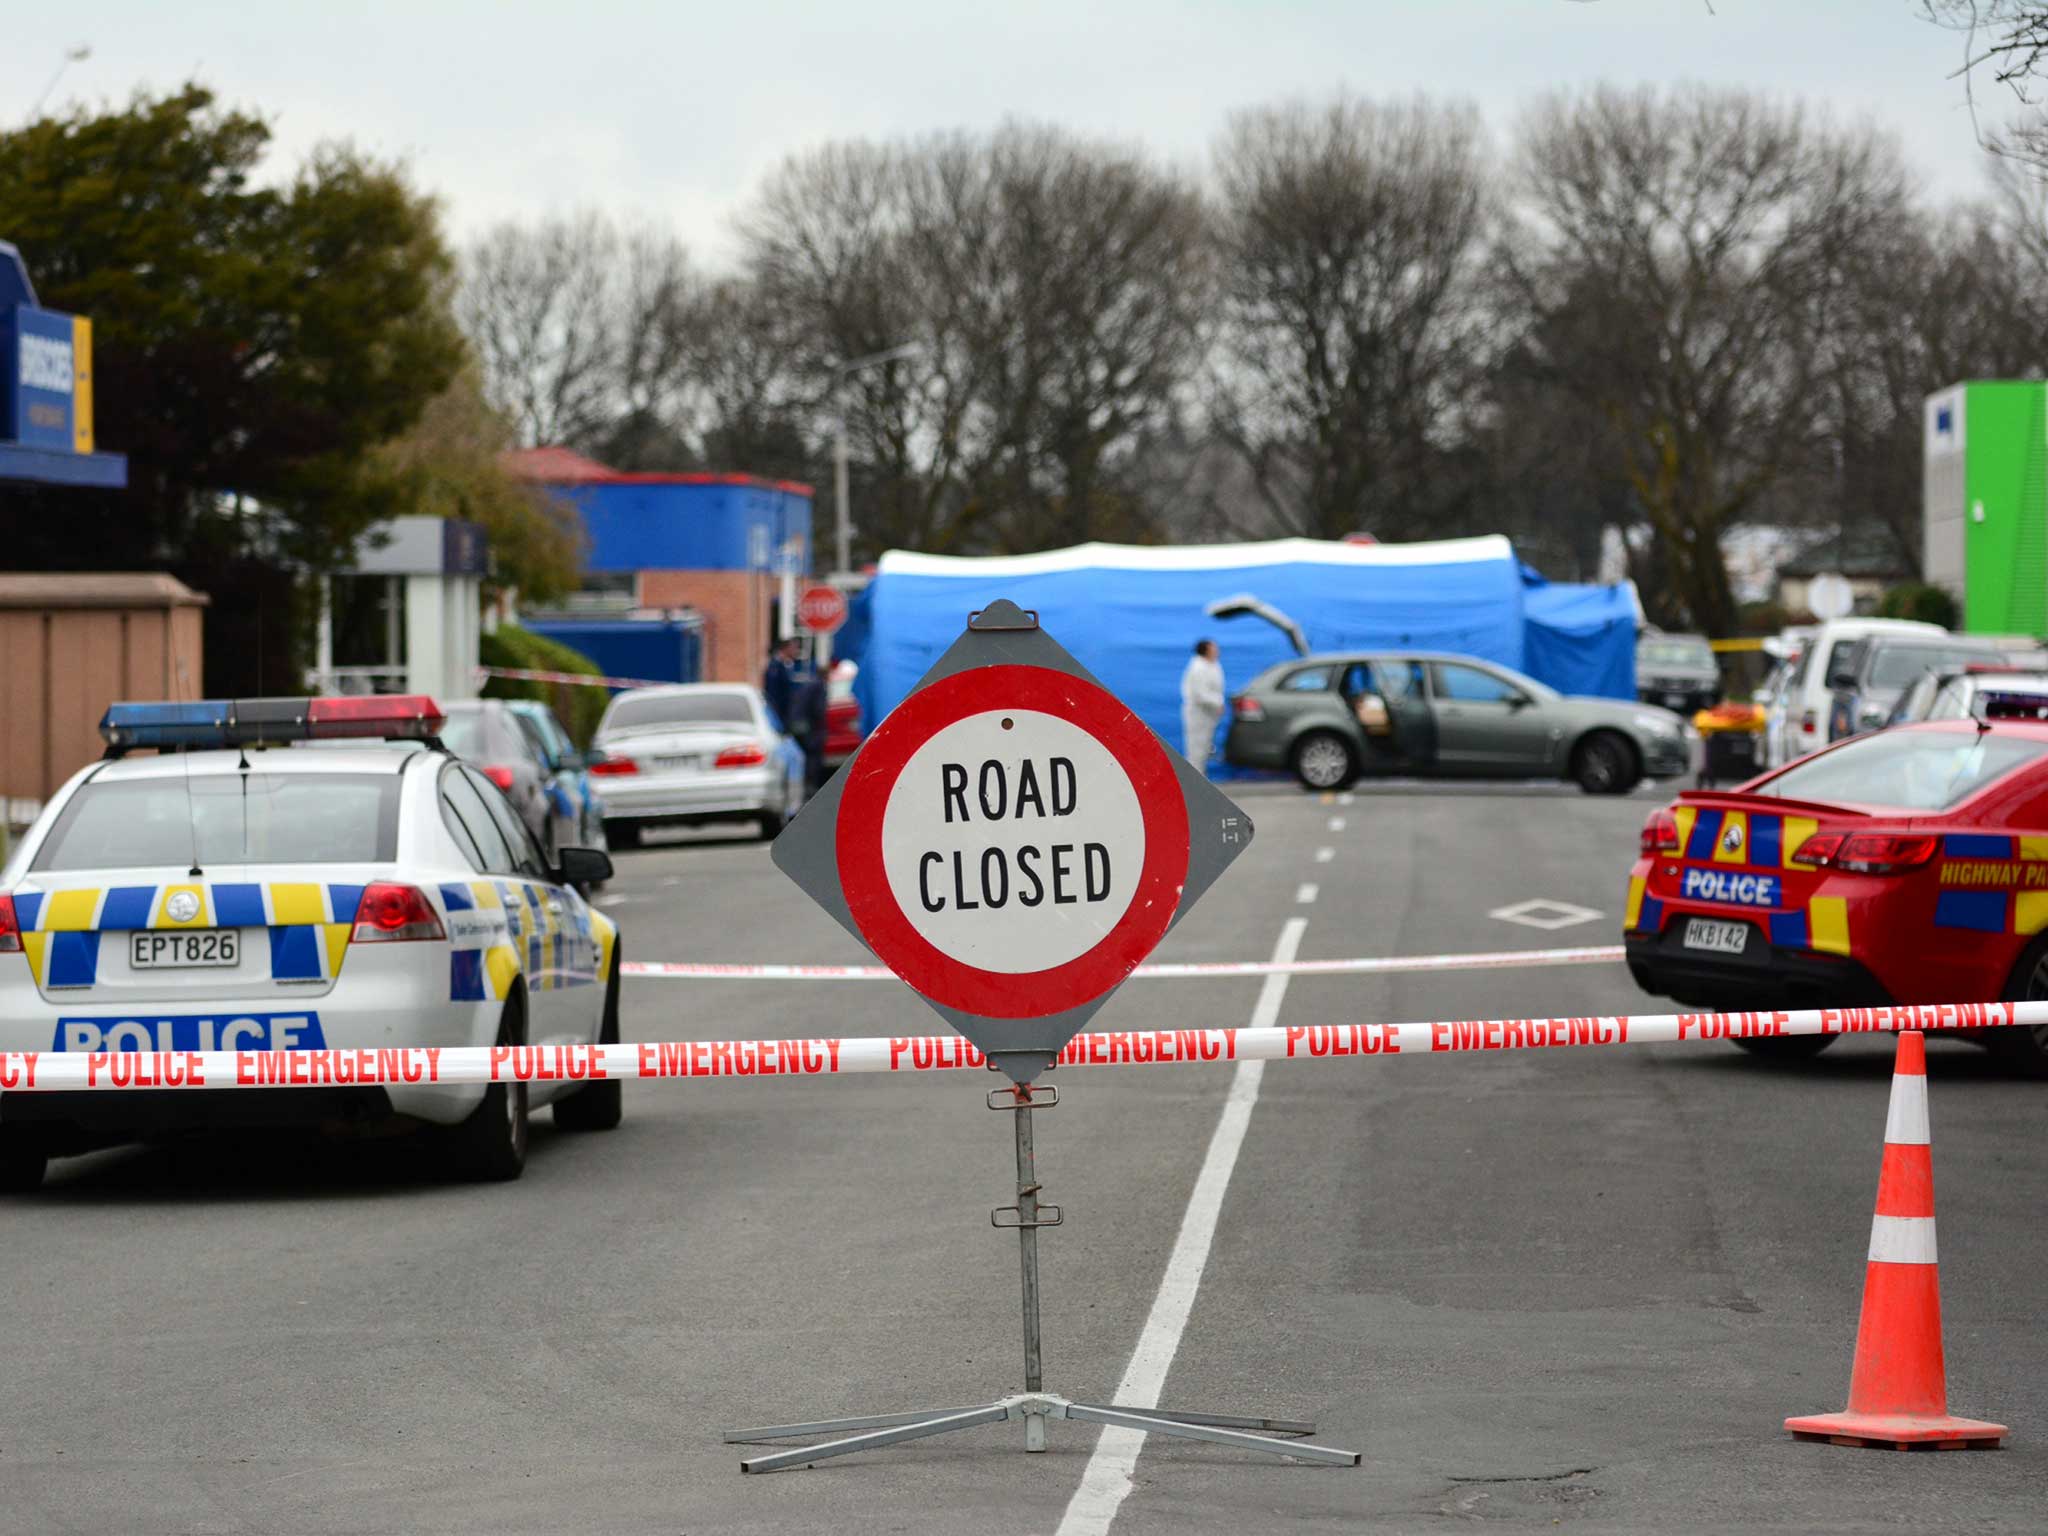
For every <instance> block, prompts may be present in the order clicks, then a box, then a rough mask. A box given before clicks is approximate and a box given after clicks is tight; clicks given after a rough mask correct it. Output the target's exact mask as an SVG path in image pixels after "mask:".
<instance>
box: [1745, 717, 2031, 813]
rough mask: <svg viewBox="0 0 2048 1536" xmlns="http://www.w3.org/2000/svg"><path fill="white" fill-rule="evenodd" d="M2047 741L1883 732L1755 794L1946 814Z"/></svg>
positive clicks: (1778, 779)
mask: <svg viewBox="0 0 2048 1536" xmlns="http://www.w3.org/2000/svg"><path fill="white" fill-rule="evenodd" d="M2044 754H2048V741H2040V740H2036V739H2034V738H2032V737H2027V736H2002V735H1995V734H1981V733H1977V732H1972V731H1939V730H1937V731H1926V730H1920V731H1886V732H1884V733H1882V734H1879V735H1874V736H1864V737H1860V738H1858V739H1857V740H1854V741H1851V742H1849V743H1848V744H1847V745H1846V746H1842V747H1837V748H1836V749H1835V750H1834V751H1832V752H1826V753H1823V754H1821V755H1820V756H1818V757H1813V758H1809V759H1808V760H1807V761H1805V762H1802V763H1796V764H1794V765H1793V766H1792V767H1790V768H1788V769H1786V770H1785V771H1784V772H1783V773H1781V774H1779V775H1778V776H1777V777H1776V778H1774V779H1772V780H1771V781H1770V782H1769V783H1768V784H1760V785H1758V786H1757V788H1756V793H1757V794H1760V795H1772V796H1776V797H1779V798H1782V799H1786V800H1819V801H1847V802H1849V803H1851V804H1855V805H1883V806H1892V807H1896V808H1897V809H1900V810H1908V811H1945V810H1947V809H1948V808H1949V807H1950V806H1952V805H1958V804H1960V803H1961V802H1962V801H1964V800H1966V799H1967V798H1969V796H1971V795H1973V794H1975V793H1976V792H1977V791H1978V790H1980V789H1982V788H1983V787H1984V786H1985V785H1987V784H1989V783H1991V782H1992V781H1993V780H1994V779H1999V778H2003V777H2004V776H2005V775H2006V774H2008V773H2011V772H2012V771H2013V770H2014V769H2016V768H2019V767H2022V766H2023V765H2025V764H2028V763H2032V762H2037V761H2039V760H2040V758H2041V757H2042V756H2043V755H2044Z"/></svg>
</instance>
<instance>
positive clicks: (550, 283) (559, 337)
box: [456, 214, 620, 445]
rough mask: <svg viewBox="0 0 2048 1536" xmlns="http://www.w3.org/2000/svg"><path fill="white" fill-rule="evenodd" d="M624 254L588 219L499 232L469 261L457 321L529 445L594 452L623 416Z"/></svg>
mask: <svg viewBox="0 0 2048 1536" xmlns="http://www.w3.org/2000/svg"><path fill="white" fill-rule="evenodd" d="M618 247H619V241H618V234H617V232H616V231H615V230H614V229H613V228H612V226H611V224H610V223H609V222H608V221H606V220H604V219H601V218H599V217H597V216H596V215H594V214H583V215H581V216H579V217H577V218H573V219H550V220H548V221H546V222H545V223H542V224H539V225H536V226H533V227H530V228H529V227H525V226H521V225H516V224H501V225H499V226H498V227H497V228H495V229H493V230H492V231H491V232H490V233H489V234H487V235H485V236H484V237H483V238H482V239H481V240H480V241H478V242H477V243H476V244H475V245H474V246H472V247H471V248H470V250H469V251H468V252H466V253H465V255H464V257H463V261H462V287H461V290H460V293H459V294H458V297H457V301H456V315H457V318H458V319H459V321H460V322H461V324H462V328H463V330H464V331H465V332H467V334H468V336H469V338H470V342H471V344H472V345H474V346H475V348H476V350H477V355H478V357H479V359H480V360H481V362H482V364H483V370H484V389H485V392H486V394H487V395H488V396H489V398H490V400H491V402H492V404H494V405H496V406H497V407H498V409H500V410H502V411H503V412H505V414H506V415H507V416H509V417H510V418H511V420H512V423H513V426H514V429H515V430H516V431H517V432H518V434H519V438H520V441H521V442H523V443H527V444H530V445H533V444H543V443H576V444H588V443H590V442H591V441H593V440H594V439H595V438H596V437H597V436H599V435H600V434H601V433H602V432H603V431H604V430H605V428H606V427H607V426H609V425H610V424H611V422H612V421H613V420H614V418H615V417H616V415H617V414H618V380H619V347H620V333H619V328H618V326H617V323H616V316H615V314H614V305H613V289H614V270H615V268H616V265H617V261H618Z"/></svg>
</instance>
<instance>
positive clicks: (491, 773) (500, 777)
mask: <svg viewBox="0 0 2048 1536" xmlns="http://www.w3.org/2000/svg"><path fill="white" fill-rule="evenodd" d="M483 774H484V777H485V778H487V779H489V780H490V781H491V782H492V783H493V784H495V785H497V786H498V788H500V789H502V790H503V791H505V793H506V794H508V795H509V794H511V793H512V770H511V769H510V768H507V767H504V766H503V765H502V764H498V763H493V764H492V765H491V766H490V767H488V768H486V769H484V771H483Z"/></svg>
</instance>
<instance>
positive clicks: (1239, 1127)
mask: <svg viewBox="0 0 2048 1536" xmlns="http://www.w3.org/2000/svg"><path fill="white" fill-rule="evenodd" d="M1307 927H1308V919H1307V918H1305V917H1290V918H1289V919H1288V920H1287V924H1286V926H1285V927H1283V928H1282V929H1281V930H1280V942H1279V943H1277V944H1275V945H1274V946H1273V959H1274V960H1275V961H1276V962H1285V961H1290V960H1292V959H1293V958H1294V957H1295V955H1296V953H1297V952H1298V951H1299V950H1300V948H1301V935H1302V931H1303V930H1304V929H1306V928H1307ZM1286 997H1287V976H1286V973H1284V972H1278V973H1275V974H1274V975H1271V976H1268V977H1267V978H1266V980H1265V982H1264V984H1263V985H1261V986H1260V988H1259V1002H1258V1006H1257V1007H1255V1008H1254V1009H1252V1018H1251V1023H1252V1028H1254V1029H1258V1028H1261V1027H1263V1028H1268V1029H1270V1028H1271V1027H1272V1026H1274V1025H1275V1024H1278V1023H1279V1022H1280V1005H1281V1003H1282V1002H1284V1001H1285V1000H1286ZM1265 1068H1266V1064H1265V1063H1264V1062H1262V1061H1241V1062H1239V1063H1238V1064H1237V1071H1236V1073H1235V1074H1234V1075H1233V1076H1232V1077H1231V1079H1230V1093H1229V1095H1228V1096H1227V1097H1226V1098H1225V1099H1224V1101H1223V1114H1222V1115H1221V1117H1220V1118H1219V1119H1218V1120H1217V1121H1216V1132H1215V1134H1214V1135H1213V1136H1211V1137H1210V1138H1209V1152H1208V1155H1207V1156H1206V1157H1204V1158H1203V1159H1202V1171H1201V1173H1200V1174H1199V1175H1197V1176H1196V1179H1195V1190H1194V1193H1193V1194H1191V1195H1189V1196H1188V1208H1187V1214H1186V1215H1184V1216H1182V1217H1181V1223H1180V1236H1178V1237H1177V1238H1175V1239H1174V1243H1173V1252H1172V1254H1170V1255H1169V1256H1168V1258H1167V1260H1166V1273H1165V1275H1163V1276H1162V1277H1161V1278H1160V1281H1159V1294H1158V1295H1156V1296H1154V1297H1153V1298H1152V1310H1151V1312H1150V1313H1149V1314H1148V1315H1147V1316H1146V1318H1145V1329H1144V1332H1142V1333H1140V1334H1139V1335H1138V1347H1137V1348H1136V1349H1134V1350H1132V1351H1131V1363H1130V1364H1129V1365H1127V1366H1125V1367H1124V1379H1123V1380H1122V1381H1120V1382H1118V1383H1117V1388H1116V1395H1115V1396H1114V1397H1112V1398H1111V1399H1110V1401H1111V1402H1112V1403H1113V1404H1115V1405H1116V1406H1117V1407H1119V1408H1135V1409H1137V1410H1139V1411H1140V1412H1143V1411H1144V1410H1145V1409H1147V1408H1157V1407H1158V1406H1159V1394H1160V1391H1161V1390H1162V1389H1163V1388H1164V1387H1165V1386H1166V1373H1167V1372H1168V1371H1169V1370H1170V1369H1172V1367H1173V1357H1174V1355H1175V1353H1177V1352H1178V1351H1179V1349H1180V1336H1181V1333H1182V1331H1183V1330H1185V1329H1186V1327H1187V1325H1188V1314H1189V1313H1191V1312H1192V1311H1193V1310H1194V1306H1195V1292H1196V1291H1197V1290H1199V1289H1200V1288H1201V1284H1202V1271H1203V1269H1204V1268H1205V1267H1207V1265H1208V1263H1209V1249H1210V1246H1211V1245H1212V1244H1213V1243H1214V1242H1215V1240H1216V1222H1217V1219H1218V1218H1219V1217H1220V1216H1221V1215H1222V1214H1223V1197H1224V1195H1225V1194H1226V1193H1228V1191H1229V1189H1230V1175H1231V1172H1232V1170H1233V1169H1235V1168H1236V1167H1237V1154H1238V1152H1239V1151H1240V1150H1241V1149H1242V1148H1243V1146H1244V1134H1245V1131H1246V1129H1247V1128H1248V1127H1249V1126H1250V1125H1251V1119H1252V1108H1253V1106H1254V1105H1256V1104H1257V1103H1258V1102H1259V1079H1260V1077H1261V1076H1262V1075H1263V1074H1264V1072H1265ZM1144 1444H1145V1437H1144V1436H1143V1435H1142V1434H1140V1433H1139V1432H1138V1431H1137V1430H1135V1429H1118V1428H1105V1429H1104V1430H1103V1431H1102V1436H1101V1438H1100V1439H1098V1440H1097V1441H1096V1442H1095V1453H1094V1454H1093V1455H1092V1456H1090V1457H1089V1458H1088V1466H1087V1469H1086V1470H1085V1471H1083V1472H1082V1474H1081V1486H1080V1487H1079V1488H1076V1489H1075V1490H1074V1497H1073V1498H1072V1499H1071V1500H1069V1501H1068V1504H1067V1512H1066V1514H1065V1515H1064V1516H1062V1517H1061V1520H1060V1523H1059V1532H1058V1536H1106V1533H1107V1532H1108V1530H1109V1526H1110V1522H1111V1521H1113V1520H1115V1519H1116V1512H1117V1510H1118V1509H1119V1508H1121V1507H1122V1505H1123V1502H1124V1500H1125V1499H1126V1498H1128V1497H1129V1496H1130V1492H1131V1473H1132V1471H1133V1470H1134V1469H1135V1468H1136V1467H1137V1465H1138V1452H1139V1451H1140V1450H1141V1449H1143V1447H1144Z"/></svg>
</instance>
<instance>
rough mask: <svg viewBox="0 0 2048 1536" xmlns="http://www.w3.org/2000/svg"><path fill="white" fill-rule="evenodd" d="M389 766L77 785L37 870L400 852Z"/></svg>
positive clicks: (346, 860) (337, 859) (365, 859)
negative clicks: (367, 769)
mask: <svg viewBox="0 0 2048 1536" xmlns="http://www.w3.org/2000/svg"><path fill="white" fill-rule="evenodd" d="M398 785H399V776H398V774H396V773H379V774H368V773H364V774H355V773H289V774H287V773H262V772H256V771H251V772H249V773H195V774H193V775H191V776H190V777H189V778H188V777H186V776H185V775H184V774H170V775H165V776H161V777H156V776H153V777H150V778H146V779H120V780H114V781H112V782H105V781H94V782H90V783H87V784H84V785H82V786H80V788H79V790H78V793H77V794H75V795H73V796H72V797H71V799H70V801H69V803H67V804H66V805H65V807H64V810H63V812H62V813H61V814H60V815H59V816H58V818H57V824H56V825H55V826H54V827H52V828H51V829H50V835H49V837H48V838H47V839H45V841H44V843H43V845H42V847H41V848H39V849H38V850H37V851H36V858H35V863H34V865H33V866H31V867H32V868H35V869H38V870H56V871H62V870H77V869H128V868H143V867H157V866H168V865H175V866H177V867H178V868H180V869H184V868H187V867H189V866H191V865H192V864H193V863H195V862H196V863H197V864H198V865H199V867H200V868H202V869H204V868H205V867H206V866H207V865H209V864H374V863H386V862H389V861H390V860H391V859H393V858H396V857H397V854H398Z"/></svg>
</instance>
